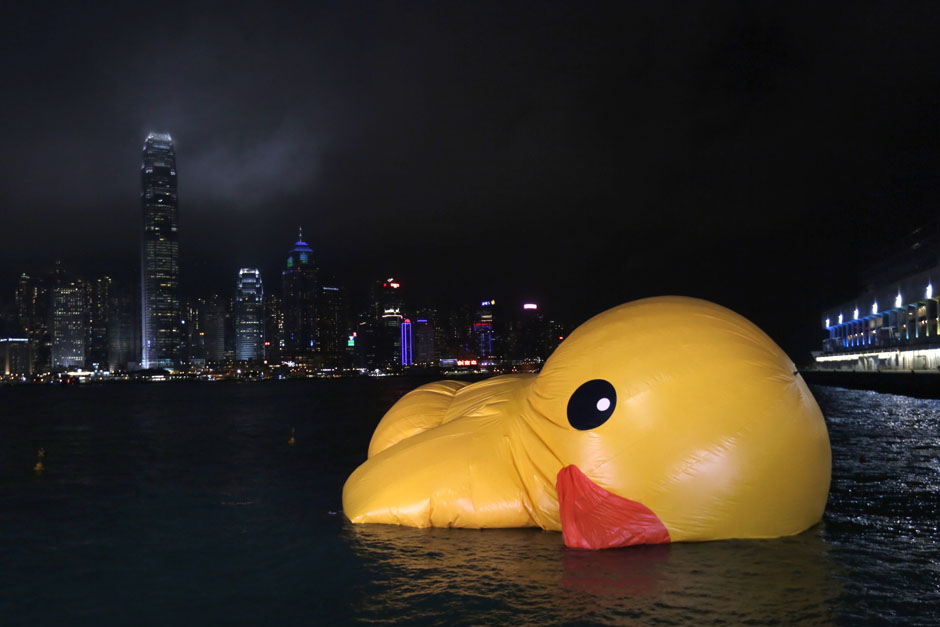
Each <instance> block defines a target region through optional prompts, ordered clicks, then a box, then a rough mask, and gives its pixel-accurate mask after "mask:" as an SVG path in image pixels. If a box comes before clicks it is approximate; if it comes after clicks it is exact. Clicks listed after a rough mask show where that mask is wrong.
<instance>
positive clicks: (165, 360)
mask: <svg viewBox="0 0 940 627" xmlns="http://www.w3.org/2000/svg"><path fill="white" fill-rule="evenodd" d="M140 174H141V183H142V191H141V194H140V199H141V206H142V209H143V232H142V234H141V242H140V286H141V306H140V311H141V365H142V366H143V367H144V368H173V367H176V366H177V365H179V346H180V338H181V333H180V294H179V282H180V278H179V276H180V270H179V239H178V237H179V208H178V206H177V195H176V152H175V150H174V149H173V140H172V139H171V138H170V135H169V134H168V133H150V134H149V135H148V136H147V141H146V142H144V154H143V163H141V166H140Z"/></svg>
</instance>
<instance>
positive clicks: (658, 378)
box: [529, 297, 831, 548]
mask: <svg viewBox="0 0 940 627" xmlns="http://www.w3.org/2000/svg"><path fill="white" fill-rule="evenodd" d="M529 402H530V404H531V407H532V409H533V410H534V411H533V412H532V417H531V418H530V420H529V423H530V424H531V425H532V427H533V429H534V430H535V431H536V432H537V433H538V435H539V438H541V439H542V440H543V441H544V442H545V445H546V446H547V447H548V448H549V449H551V450H552V451H553V453H554V455H555V456H556V458H557V460H558V461H560V462H561V471H560V472H558V475H557V480H556V487H557V491H558V497H559V507H560V518H561V523H562V527H563V531H564V533H565V541H566V544H568V545H569V546H585V547H593V548H598V547H604V546H620V545H625V544H634V543H639V542H663V541H678V540H711V539H721V538H735V537H737V538H761V537H778V536H784V535H791V534H794V533H799V532H800V531H803V530H805V529H807V528H808V527H810V526H811V525H813V524H814V523H816V522H817V521H819V519H820V518H821V516H822V512H823V509H824V507H825V504H826V498H827V495H828V491H829V480H830V467H831V453H830V448H829V436H828V433H827V430H826V426H825V422H824V420H823V417H822V414H821V412H820V410H819V407H818V405H817V404H816V401H815V400H814V399H813V396H812V394H811V393H810V392H809V390H808V389H807V386H806V384H805V383H804V381H803V380H802V378H801V377H800V375H799V374H798V373H797V372H796V368H795V367H794V365H793V362H792V361H790V359H789V358H788V357H787V356H786V354H784V352H783V351H782V350H781V349H780V348H779V347H778V346H777V345H776V344H775V343H774V342H773V341H772V340H771V339H770V338H769V337H768V336H767V335H766V334H764V333H763V332H762V331H761V330H760V329H758V328H757V327H756V326H755V325H753V324H752V323H750V322H748V321H747V320H746V319H744V318H743V317H741V316H739V315H737V314H735V313H733V312H732V311H730V310H728V309H725V308H723V307H720V306H718V305H715V304H712V303H709V302H706V301H701V300H696V299H691V298H682V297H660V298H650V299H645V300H640V301H635V302H632V303H628V304H626V305H622V306H620V307H616V308H614V309H610V310H608V311H606V312H604V313H602V314H599V315H598V316H595V317H594V318H592V319H591V320H589V321H588V322H586V323H584V324H583V325H581V326H580V327H578V329H576V330H575V331H574V332H573V333H572V334H571V335H570V336H569V337H568V338H567V339H566V340H565V341H564V342H563V343H562V344H561V345H560V346H559V347H558V349H557V350H556V351H555V353H554V354H553V355H552V356H551V358H550V359H549V360H548V361H547V362H546V364H545V366H544V368H543V369H542V371H541V373H540V374H539V375H538V378H537V379H536V381H535V383H534V385H533V386H532V388H531V391H530V394H529Z"/></svg>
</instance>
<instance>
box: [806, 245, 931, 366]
mask: <svg viewBox="0 0 940 627" xmlns="http://www.w3.org/2000/svg"><path fill="white" fill-rule="evenodd" d="M936 281H940V229H938V228H937V227H934V228H930V229H918V230H917V231H915V232H914V233H913V234H912V235H911V237H910V238H909V239H908V240H907V241H906V242H905V245H903V246H902V247H901V250H900V251H899V252H898V253H896V254H894V255H891V256H889V257H886V258H884V259H882V260H881V261H880V262H879V263H878V264H876V265H875V266H873V267H872V268H871V269H870V270H869V271H868V272H867V273H866V280H865V285H866V287H865V289H864V291H863V292H862V293H860V294H858V295H857V296H856V297H855V298H853V299H851V300H849V301H846V302H843V303H841V304H839V305H837V306H835V307H832V308H830V309H827V310H826V311H824V312H823V314H822V316H821V320H820V322H821V326H822V328H823V329H824V330H825V338H824V339H823V346H822V350H821V351H817V352H815V353H814V354H813V355H814V358H815V361H816V365H817V366H818V367H821V368H825V369H853V370H870V371H879V370H904V371H911V370H914V371H917V370H932V371H936V370H937V369H940V289H938V287H940V286H938V285H936V284H935V282H936Z"/></svg>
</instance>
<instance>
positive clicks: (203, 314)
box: [199, 294, 226, 363]
mask: <svg viewBox="0 0 940 627" xmlns="http://www.w3.org/2000/svg"><path fill="white" fill-rule="evenodd" d="M225 310H226V306H225V299H223V298H222V297H221V296H219V295H218V294H213V295H212V296H210V297H209V298H208V299H206V302H205V304H204V305H203V306H202V308H201V309H200V310H199V316H200V318H201V320H200V327H201V328H202V332H203V333H205V335H204V336H203V338H204V340H205V345H206V360H207V361H209V362H214V363H218V362H221V361H224V360H225V322H226V320H225V319H226V311H225Z"/></svg>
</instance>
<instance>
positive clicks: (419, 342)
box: [413, 310, 438, 366]
mask: <svg viewBox="0 0 940 627" xmlns="http://www.w3.org/2000/svg"><path fill="white" fill-rule="evenodd" d="M418 315H419V316H422V315H423V316H424V317H418V318H416V319H415V321H414V332H413V333H414V363H416V364H421V365H424V366H430V365H432V364H436V363H437V360H438V359H437V354H436V351H435V345H434V335H435V333H436V329H435V325H434V318H433V317H432V315H433V313H432V312H429V311H427V310H425V311H421V312H419V314H418Z"/></svg>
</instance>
